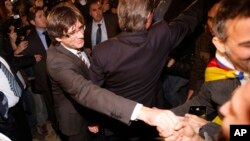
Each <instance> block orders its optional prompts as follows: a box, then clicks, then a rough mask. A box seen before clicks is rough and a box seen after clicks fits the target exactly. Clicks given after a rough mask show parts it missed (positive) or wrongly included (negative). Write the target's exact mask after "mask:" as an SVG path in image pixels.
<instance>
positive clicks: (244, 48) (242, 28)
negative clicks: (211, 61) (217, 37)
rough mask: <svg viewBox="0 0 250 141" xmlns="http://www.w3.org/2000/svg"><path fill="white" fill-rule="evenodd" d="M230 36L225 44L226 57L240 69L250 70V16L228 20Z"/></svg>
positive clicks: (228, 33) (227, 27) (227, 25)
mask: <svg viewBox="0 0 250 141" xmlns="http://www.w3.org/2000/svg"><path fill="white" fill-rule="evenodd" d="M226 29H227V35H228V38H227V40H226V41H225V43H224V44H223V46H224V50H225V52H224V53H225V55H226V57H227V58H228V59H229V60H230V61H231V62H232V63H233V65H234V66H235V68H236V69H237V70H240V71H244V72H250V36H249V33H250V18H244V17H240V18H235V19H232V20H229V21H227V22H226Z"/></svg>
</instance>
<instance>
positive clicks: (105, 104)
mask: <svg viewBox="0 0 250 141" xmlns="http://www.w3.org/2000/svg"><path fill="white" fill-rule="evenodd" d="M47 68H48V72H49V75H50V77H51V79H52V81H53V82H55V83H57V84H58V85H59V86H60V87H61V88H62V89H63V91H64V92H66V93H67V94H69V95H70V96H71V97H72V98H73V99H74V100H75V101H77V102H78V103H79V104H81V105H82V106H85V107H87V108H90V109H92V110H95V111H97V112H100V113H103V114H106V115H108V116H110V117H112V118H115V119H117V120H120V121H121V122H124V123H126V124H129V122H130V118H131V115H132V112H133V110H134V108H135V105H136V104H137V103H136V102H134V101H131V100H128V99H125V98H123V97H121V96H118V95H115V94H114V93H112V92H110V91H107V90H105V89H102V88H100V87H98V86H96V85H94V84H93V83H92V82H91V81H89V80H87V79H85V78H84V77H83V76H82V75H81V74H79V73H77V71H76V69H75V68H76V65H75V64H74V63H73V62H70V61H67V60H65V59H62V58H61V60H60V59H58V57H57V58H55V59H48V60H47ZM52 84H53V83H52Z"/></svg>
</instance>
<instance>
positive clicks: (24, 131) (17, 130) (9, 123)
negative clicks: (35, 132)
mask: <svg viewBox="0 0 250 141" xmlns="http://www.w3.org/2000/svg"><path fill="white" fill-rule="evenodd" d="M0 132H1V133H3V134H4V135H6V136H7V137H9V138H10V139H11V140H12V141H32V135H31V133H30V128H29V125H28V122H27V119H26V116H25V113H24V110H23V108H22V106H21V104H20V102H19V103H18V104H16V105H15V106H14V107H12V108H10V109H9V111H8V118H7V119H3V118H1V119H0Z"/></svg>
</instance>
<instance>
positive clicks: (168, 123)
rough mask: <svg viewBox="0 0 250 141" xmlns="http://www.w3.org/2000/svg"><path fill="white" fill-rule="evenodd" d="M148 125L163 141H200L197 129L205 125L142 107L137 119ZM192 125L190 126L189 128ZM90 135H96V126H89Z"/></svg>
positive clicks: (200, 120)
mask: <svg viewBox="0 0 250 141" xmlns="http://www.w3.org/2000/svg"><path fill="white" fill-rule="evenodd" d="M137 119H138V120H142V121H144V122H145V123H147V124H148V125H151V126H155V127H156V128H157V130H158V132H159V135H160V137H161V138H162V140H164V141H177V140H178V141H200V140H203V139H202V138H201V137H200V136H199V134H197V133H198V131H199V128H200V127H201V126H203V125H205V124H206V123H207V121H206V120H205V119H203V118H200V117H198V116H195V115H190V114H186V115H185V116H184V117H180V116H176V115H175V114H174V113H173V112H172V111H170V110H163V109H157V108H148V107H142V109H141V110H140V112H139V115H138V117H137ZM191 125H192V126H191ZM88 128H89V130H90V131H91V132H92V133H98V132H99V127H98V126H89V127H88Z"/></svg>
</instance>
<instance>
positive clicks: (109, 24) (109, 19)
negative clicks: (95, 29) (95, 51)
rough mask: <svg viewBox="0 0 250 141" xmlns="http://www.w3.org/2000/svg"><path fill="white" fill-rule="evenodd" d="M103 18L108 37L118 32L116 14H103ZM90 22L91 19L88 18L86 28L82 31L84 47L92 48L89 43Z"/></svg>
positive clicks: (91, 21)
mask: <svg viewBox="0 0 250 141" xmlns="http://www.w3.org/2000/svg"><path fill="white" fill-rule="evenodd" d="M103 19H104V21H105V26H106V30H107V35H108V39H109V38H111V37H114V36H116V35H117V34H118V33H120V31H121V30H120V28H119V25H118V18H117V15H115V14H103ZM92 23H93V20H90V22H89V23H87V24H86V29H85V32H84V41H85V44H84V47H86V48H91V49H92V44H91V33H92Z"/></svg>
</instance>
